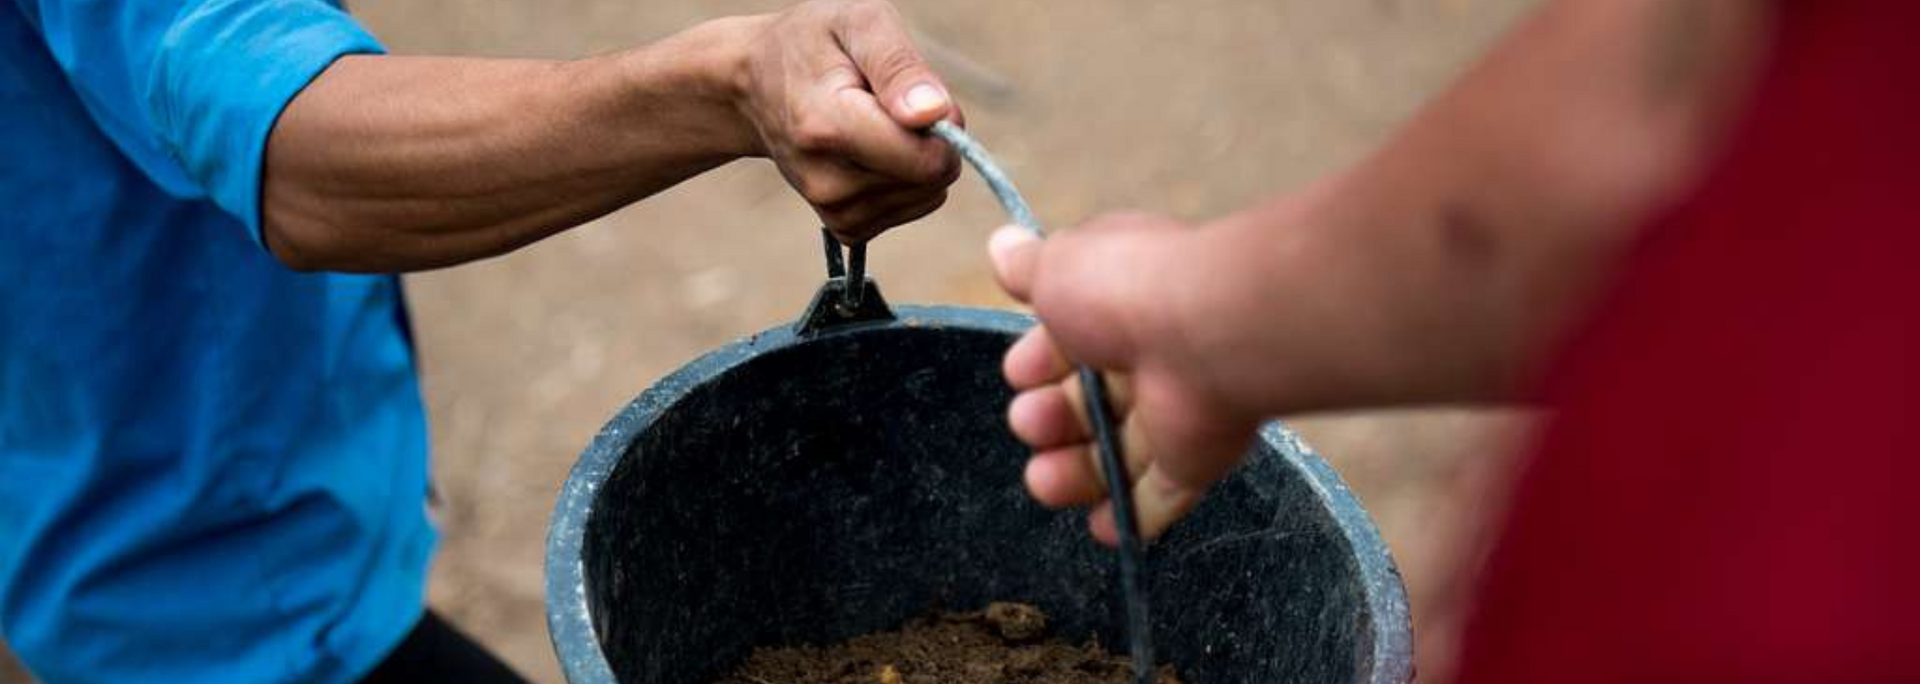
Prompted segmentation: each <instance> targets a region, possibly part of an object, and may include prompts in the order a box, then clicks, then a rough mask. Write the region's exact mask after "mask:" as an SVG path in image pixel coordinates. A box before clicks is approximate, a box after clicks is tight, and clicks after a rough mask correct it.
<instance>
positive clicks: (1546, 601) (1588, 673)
mask: <svg viewBox="0 0 1920 684" xmlns="http://www.w3.org/2000/svg"><path fill="white" fill-rule="evenodd" d="M1782 8H1783V9H1782V12H1781V17H1780V23H1779V31H1778V34H1777V35H1776V37H1775V38H1774V40H1775V41H1776V43H1775V45H1774V49H1773V52H1772V57H1771V62H1770V64H1769V65H1768V67H1766V71H1765V74H1764V76H1763V78H1762V80H1761V83H1760V85H1759V86H1758V90H1757V93H1756V95H1755V99H1754V100H1753V103H1752V109H1751V111H1750V113H1749V114H1748V115H1747V117H1746V119H1745V121H1744V122H1743V123H1742V124H1741V126H1740V128H1739V129H1738V130H1737V131H1736V132H1735V133H1734V140H1733V143H1732V146H1731V149H1730V150H1729V153H1728V156H1727V157H1725V158H1724V160H1723V161H1722V163H1721V164H1720V165H1719V166H1718V168H1717V170H1716V171H1714V172H1713V173H1712V175H1711V176H1710V177H1709V179H1708V180H1707V182H1706V184H1705V185H1704V187H1703V188H1702V189H1701V190H1700V191H1699V192H1698V193H1697V195H1696V196H1694V197H1693V198H1691V199H1690V200H1689V201H1687V202H1686V203H1684V204H1683V205H1682V206H1680V207H1679V208H1678V209H1677V210H1676V211H1675V212H1673V213H1672V214H1671V215H1669V216H1668V217H1666V218H1665V219H1664V220H1663V221H1662V222H1661V223H1660V224H1659V225H1657V226H1654V227H1653V228H1652V229H1651V230H1649V232H1648V233H1647V236H1648V237H1647V238H1646V239H1645V241H1644V242H1643V244H1641V245H1640V246H1639V248H1638V249H1637V251H1636V252H1635V253H1634V255H1633V256H1632V257H1631V259H1630V260H1629V263H1628V265H1627V267H1626V269H1625V271H1624V273H1623V274H1622V275H1621V276H1620V278H1619V280H1618V282H1617V283H1616V287H1615V289H1614V291H1613V292H1612V293H1611V295H1610V297H1609V299H1608V300H1607V301H1606V302H1605V303H1604V304H1603V305H1602V306H1601V308H1600V309H1599V311H1598V313H1597V315H1596V316H1595V318H1594V319H1593V321H1592V323H1591V325H1590V326H1589V327H1588V328H1586V329H1585V330H1584V331H1583V333H1582V334H1580V335H1578V336H1576V338H1575V339H1574V341H1573V342H1572V343H1571V344H1570V345H1569V348H1568V349H1567V351H1566V353H1565V355H1564V356H1563V357H1562V359H1561V362H1560V363H1559V364H1558V365H1557V367H1556V368H1555V369H1554V370H1553V372H1552V373H1551V374H1550V380H1549V382H1548V386H1547V390H1546V394H1547V396H1548V398H1549V399H1550V400H1551V402H1552V403H1553V404H1554V405H1555V406H1557V407H1558V409H1559V412H1558V414H1557V417H1556V418H1555V420H1554V421H1553V422H1552V424H1551V425H1550V426H1549V427H1548V429H1547V430H1546V433H1545V435H1544V436H1543V441H1542V442H1541V443H1540V445H1539V448H1538V450H1537V452H1536V453H1535V454H1534V457H1533V458H1532V459H1531V460H1530V461H1529V462H1528V466H1527V470H1526V471H1525V472H1524V474H1523V475H1522V477H1521V478H1520V480H1519V489H1518V490H1517V491H1516V494H1515V498H1514V501H1513V507H1512V511H1511V514H1510V519H1509V520H1508V521H1507V526H1506V527H1505V528H1504V530H1505V531H1504V533H1503V537H1502V538H1501V540H1500V542H1499V544H1498V545H1497V546H1496V548H1495V550H1494V553H1493V556H1492V557H1491V558H1490V559H1489V565H1488V568H1487V572H1486V574H1485V575H1484V577H1483V588H1482V593H1481V597H1480V598H1481V602H1480V604H1479V606H1478V610H1477V613H1476V615H1475V618H1474V619H1473V621H1472V622H1471V623H1470V626H1469V629H1468V634H1467V641H1466V650H1465V652H1464V654H1463V661H1462V668H1463V669H1462V671H1461V677H1462V679H1461V681H1462V682H1469V683H1475V684H1479V683H1489V682H1529V683H1531V682H1562V683H1578V682H1898V681H1910V682H1920V172H1917V171H1916V170H1915V168H1914V166H1913V165H1914V164H1916V163H1920V3H1912V2H1877V3H1876V2H1848V1H1845V0H1823V1H1817V2H1789V3H1783V4H1782Z"/></svg>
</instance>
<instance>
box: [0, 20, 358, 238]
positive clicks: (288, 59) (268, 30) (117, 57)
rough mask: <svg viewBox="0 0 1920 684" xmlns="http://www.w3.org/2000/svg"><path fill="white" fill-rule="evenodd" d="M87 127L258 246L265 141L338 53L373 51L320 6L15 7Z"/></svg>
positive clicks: (354, 29) (350, 23) (352, 27)
mask: <svg viewBox="0 0 1920 684" xmlns="http://www.w3.org/2000/svg"><path fill="white" fill-rule="evenodd" d="M14 2H15V3H16V4H18V5H19V6H20V10H21V11H22V13H23V14H25V15H26V17H27V18H28V20H29V22H30V23H32V24H33V25H34V26H35V27H36V28H37V29H38V30H39V32H40V35H41V37H42V38H43V39H44V40H45V41H46V45H47V48H48V50H49V51H50V52H51V53H52V55H53V57H54V60H55V61H56V62H58V63H59V64H60V68H61V69H62V70H63V71H65V73H66V74H67V80H68V82H69V83H71V84H72V86H73V89H74V91H75V92H76V93H78V95H79V96H80V99H81V101H82V102H84V103H85V105H86V108H87V111H88V113H89V114H90V115H91V116H92V117H93V120H94V122H95V124H96V125H98V126H99V127H100V129H101V130H102V131H104V132H105V133H106V134H107V136H108V137H109V138H111V139H112V140H113V141H114V143H115V144H116V145H117V146H118V147H119V148H120V149H121V151H122V152H124V153H125V154H126V156H127V158H128V159H129V160H130V161H131V162H132V163H133V164H134V165H135V166H137V167H139V168H140V170H141V171H142V172H144V173H145V174H146V175H147V176H148V177H149V178H151V179H153V181H154V182H155V183H156V184H158V185H159V186H160V187H161V188H163V189H165V190H166V191H167V192H169V193H172V194H174V195H177V196H182V197H208V198H211V199H212V200H213V201H214V203H216V204H218V205H219V206H220V207H221V208H222V209H224V210H226V211H227V212H228V213H231V214H233V215H234V216H235V217H236V218H238V219H239V220H240V221H242V222H243V223H245V224H246V227H247V229H248V230H249V232H250V233H251V234H252V235H253V237H254V239H255V240H259V239H260V172H261V165H262V163H263V161H264V158H265V157H264V154H265V152H266V144H267V135H268V133H270V132H271V131H272V129H273V124H274V121H275V120H276V119H277V118H278V117H279V116H280V111H281V110H282V109H284V108H285V107H286V105H287V103H288V102H289V101H291V100H292V99H293V97H294V96H295V95H297V94H299V92H300V90H301V89H302V88H305V87H306V85H307V83H308V82H310V81H312V80H313V78H314V77H315V76H318V75H319V74H320V72H321V71H323V70H325V69H326V68H327V66H328V65H330V64H332V63H333V61H334V60H335V59H338V58H339V57H340V56H342V55H347V54H355V53H379V52H382V51H383V50H382V48H381V46H380V43H379V42H378V41H376V40H375V39H374V38H373V36H372V35H371V34H369V33H367V32H366V30H364V29H362V28H361V27H360V26H359V24H357V23H355V22H354V20H353V18H352V17H349V16H347V14H346V13H345V12H343V11H341V9H340V8H339V7H338V6H337V5H335V4H334V3H333V2H331V1H329V0H14Z"/></svg>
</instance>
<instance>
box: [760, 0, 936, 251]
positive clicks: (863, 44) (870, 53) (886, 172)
mask: <svg viewBox="0 0 1920 684" xmlns="http://www.w3.org/2000/svg"><path fill="white" fill-rule="evenodd" d="M752 46H753V47H752V48H751V49H750V51H749V53H748V56H747V63H746V69H745V74H746V75H745V97H744V102H743V103H742V110H743V111H744V112H745V114H746V116H747V118H748V120H749V121H751V122H752V124H753V126H754V127H755V129H756V130H757V131H758V133H759V143H760V146H761V149H760V150H759V151H760V152H761V153H763V154H765V155H766V156H769V157H771V158H772V159H773V161H774V163H775V164H777V165H778V166H779V167H780V172H781V174H782V175H784V176H786V179H787V182H788V183H790V184H792V185H793V187H794V189H795V190H798V191H799V192H800V195H801V196H802V197H804V198H805V199H806V200H807V202H808V203H810V204H812V205H813V208H814V211H815V212H816V213H818V214H819V215H820V219H821V221H822V222H823V223H825V224H826V227H827V228H828V229H829V230H831V231H833V233H834V235H836V236H838V237H839V238H840V240H841V241H842V242H846V243H850V244H851V243H858V242H864V241H866V240H868V239H870V238H872V237H873V236H875V235H878V234H879V233H880V232H882V231H884V230H886V229H888V228H891V227H893V226H897V225H900V224H902V223H906V222H908V221H912V220H914V219H917V218H920V217H921V216H925V215H926V214H928V213H930V212H932V211H933V210H935V209H938V208H939V207H940V205H941V204H942V203H944V202H945V201H946V197H947V191H946V188H947V186H948V185H950V184H951V183H953V181H954V180H955V179H956V178H958V177H959V174H960V162H959V158H958V157H957V156H956V155H955V154H954V152H953V151H952V150H951V149H949V148H948V147H947V146H946V144H945V143H942V142H940V141H939V140H936V139H933V138H931V137H928V136H924V135H921V134H920V133H918V132H916V131H918V130H919V129H923V128H926V127H927V126H931V125H933V123H934V122H936V121H940V120H942V119H948V120H952V121H954V122H956V123H960V122H961V121H962V119H961V114H960V108H959V107H958V106H956V105H955V104H954V103H953V99H952V96H951V95H949V94H948V91H947V88H946V86H945V85H944V84H942V83H941V81H940V79H939V77H937V76H935V75H934V74H933V71H932V70H931V69H930V68H928V67H927V65H926V62H925V60H923V59H922V58H921V57H920V54H919V52H918V51H917V50H915V49H914V46H913V43H912V40H911V38H910V37H909V36H908V33H907V30H906V27H905V24H904V22H903V21H902V20H901V18H900V14H899V12H897V11H895V10H894V8H893V7H892V6H891V5H889V4H887V3H885V2H878V1H875V0H816V1H815V2H808V3H805V4H801V5H798V6H796V7H793V8H791V9H788V10H787V11H785V12H782V13H780V14H777V15H773V16H771V17H768V18H767V20H766V21H765V22H764V23H763V24H762V25H761V28H760V32H759V35H758V37H757V39H755V40H754V41H753V42H752Z"/></svg>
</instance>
